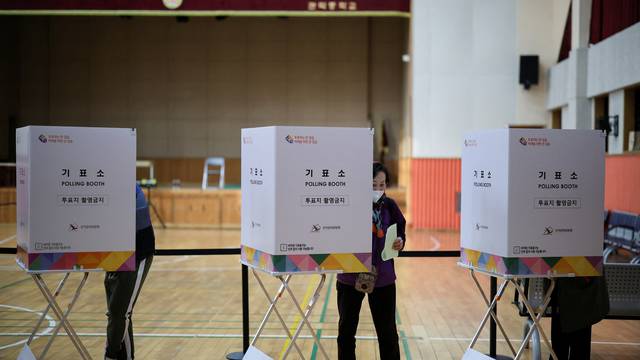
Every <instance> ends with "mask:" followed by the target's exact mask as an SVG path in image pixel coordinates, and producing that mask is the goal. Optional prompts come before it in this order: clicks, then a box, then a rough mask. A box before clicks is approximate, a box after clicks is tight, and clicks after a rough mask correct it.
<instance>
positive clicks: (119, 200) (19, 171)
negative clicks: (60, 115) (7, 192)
mask: <svg viewBox="0 0 640 360" xmlns="http://www.w3.org/2000/svg"><path fill="white" fill-rule="evenodd" d="M135 160H136V130H135V129H116V128H87V127H54V126H27V127H23V128H20V129H17V130H16V187H17V242H18V258H17V262H18V264H19V265H20V266H21V267H22V268H24V269H25V270H28V271H33V272H44V271H69V270H105V271H132V270H135V231H136V228H135V171H136V167H135Z"/></svg>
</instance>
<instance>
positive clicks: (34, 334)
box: [27, 273, 70, 345]
mask: <svg viewBox="0 0 640 360" xmlns="http://www.w3.org/2000/svg"><path fill="white" fill-rule="evenodd" d="M69 275H70V273H66V274H64V277H63V278H62V280H60V282H59V283H58V286H56V289H55V290H54V292H53V297H54V298H56V297H58V295H60V291H61V290H62V288H63V287H64V284H65V282H66V281H67V279H68V278H69ZM32 276H33V275H32ZM34 280H35V279H34ZM50 309H51V305H50V304H49V305H47V307H46V308H45V309H44V311H43V312H42V314H41V315H40V319H38V322H37V323H36V327H34V328H33V332H31V336H29V339H28V340H27V345H31V342H32V341H33V340H34V339H35V337H36V333H37V332H38V329H40V325H42V322H43V321H44V319H45V318H46V317H47V314H48V313H49V310H50Z"/></svg>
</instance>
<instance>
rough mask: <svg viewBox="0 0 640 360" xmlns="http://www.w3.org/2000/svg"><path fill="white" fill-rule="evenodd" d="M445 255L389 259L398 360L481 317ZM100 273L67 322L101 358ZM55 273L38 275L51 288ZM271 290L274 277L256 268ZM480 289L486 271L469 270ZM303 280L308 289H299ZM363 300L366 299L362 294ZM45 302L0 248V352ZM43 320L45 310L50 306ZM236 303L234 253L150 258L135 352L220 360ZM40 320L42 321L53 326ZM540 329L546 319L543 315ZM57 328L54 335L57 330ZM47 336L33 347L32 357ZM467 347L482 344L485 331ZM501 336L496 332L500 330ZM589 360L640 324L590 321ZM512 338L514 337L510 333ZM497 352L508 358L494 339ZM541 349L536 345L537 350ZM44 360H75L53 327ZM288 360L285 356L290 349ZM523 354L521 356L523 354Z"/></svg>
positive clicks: (317, 321) (190, 236)
mask: <svg viewBox="0 0 640 360" xmlns="http://www.w3.org/2000/svg"><path fill="white" fill-rule="evenodd" d="M14 234H15V225H14V224H6V225H0V247H15V239H14V238H13V236H14ZM156 234H157V237H158V241H157V244H158V248H163V249H173V248H222V247H238V246H239V241H240V231H239V230H184V229H183V230H176V229H172V230H159V229H158V230H156ZM407 247H408V249H411V250H455V249H457V248H458V235H457V234H456V233H449V232H433V231H411V232H410V233H409V239H408V244H407ZM456 261H457V259H455V258H402V259H399V260H397V261H396V268H397V272H398V278H399V280H398V282H397V286H398V295H397V297H398V300H397V304H398V312H397V316H396V321H397V323H398V330H399V335H400V349H401V352H402V356H403V358H406V359H460V357H461V356H462V354H463V352H464V351H465V349H466V347H467V345H468V343H469V340H470V338H471V337H472V336H473V334H474V331H475V329H476V326H477V325H478V322H479V321H480V319H481V316H482V314H483V310H484V305H483V301H482V298H481V297H480V295H479V293H478V291H477V289H476V288H475V285H474V284H473V282H472V280H471V278H470V275H469V273H468V271H467V270H464V269H461V268H459V267H457V266H456ZM103 277H104V275H103V274H101V273H92V274H91V275H90V276H89V280H88V283H87V285H86V287H85V290H84V291H83V293H82V295H81V297H80V299H79V300H78V303H77V304H76V306H75V308H74V311H73V313H72V315H71V323H72V324H73V326H74V328H75V329H76V331H77V332H78V333H79V334H80V336H81V338H82V341H83V343H84V344H85V345H86V346H87V348H88V350H89V352H90V353H91V355H92V357H93V358H94V359H101V358H102V357H103V347H104V342H105V336H104V331H105V324H106V317H105V296H104V288H103V284H102V281H103ZM60 278H61V275H59V274H51V275H47V276H45V279H46V281H47V282H48V283H49V285H50V287H53V286H54V284H55V283H56V281H57V280H58V279H60ZM262 278H263V279H264V280H265V282H266V284H267V286H268V288H269V289H270V291H271V292H274V291H275V289H276V287H277V285H278V283H277V282H276V281H274V280H273V279H271V278H268V277H266V276H264V275H263V276H262ZM480 278H481V281H482V282H483V285H484V286H485V287H486V288H488V283H489V282H488V279H487V278H486V277H484V276H482V275H480ZM317 279H318V276H317V275H306V276H299V277H297V278H294V281H293V283H292V287H293V289H294V291H295V292H296V295H297V296H298V298H299V299H302V298H305V297H308V296H309V295H310V292H311V291H312V289H313V284H315V282H316V281H317ZM78 281H79V274H75V275H74V276H73V279H72V280H71V281H70V282H69V283H68V285H67V286H66V290H67V291H66V292H65V293H64V294H63V297H62V300H61V304H62V306H63V307H65V308H66V305H67V303H68V301H69V299H70V296H69V292H70V291H69V290H72V288H73V287H74V286H75V285H77V283H78ZM249 281H250V284H249V285H250V312H251V315H250V321H251V332H252V333H253V332H254V331H255V330H256V329H257V327H258V325H259V322H260V320H261V319H262V315H263V314H264V311H265V310H266V307H267V301H266V299H265V298H264V296H263V294H262V293H260V289H259V287H258V284H257V283H256V281H255V279H253V277H252V275H251V274H250V280H249ZM308 284H311V285H308ZM512 299H513V289H510V290H509V291H508V293H507V295H506V296H505V297H504V298H503V300H502V301H501V302H500V304H499V309H498V311H499V316H500V318H501V319H502V322H503V325H504V326H505V328H506V330H507V332H508V333H509V335H510V337H512V339H515V340H519V337H520V336H521V333H522V324H523V319H522V318H520V317H518V315H517V312H516V311H515V307H514V305H512V304H511V303H510V301H511V300H512ZM282 301H284V302H285V303H286V305H287V306H285V307H283V308H281V309H282V310H281V311H282V313H283V315H284V316H285V318H286V321H287V322H288V325H289V326H291V324H292V323H293V322H294V321H295V320H296V319H298V317H297V316H296V312H295V309H294V308H293V306H291V305H290V304H291V303H290V302H288V301H289V300H288V298H286V297H285V298H283V300H282ZM335 301H336V293H335V276H334V275H329V276H328V284H327V285H325V287H324V288H323V290H322V293H321V297H320V300H319V303H318V305H317V306H316V308H315V310H314V312H313V315H312V322H313V324H314V326H315V328H316V329H317V330H319V332H320V333H321V336H322V343H323V345H324V347H325V349H326V350H327V352H328V353H329V357H330V358H331V359H335V358H337V355H336V343H335V337H336V334H337V320H338V318H337V309H336V304H335ZM365 301H366V300H365ZM44 307H45V301H44V299H43V297H42V296H41V295H40V293H39V291H38V290H37V288H36V285H35V284H34V283H33V281H32V280H31V279H30V277H28V276H27V275H26V274H25V273H23V272H22V271H20V270H19V269H18V268H17V266H16V265H15V260H14V256H13V255H0V359H15V358H16V357H17V355H18V353H19V352H20V349H21V347H22V346H23V342H24V340H25V339H26V338H27V337H28V333H30V331H31V330H32V326H34V325H35V322H36V321H37V318H38V314H37V312H39V311H42V310H43V308H44ZM50 316H52V314H50ZM241 319H242V308H241V282H240V264H239V259H238V256H172V257H168V256H163V257H156V258H155V259H154V263H153V266H152V268H151V273H150V274H149V277H148V278H147V282H146V283H145V285H144V288H143V289H142V293H141V296H140V298H139V300H138V304H137V305H136V308H135V312H134V333H135V335H136V338H135V344H136V357H137V358H138V359H224V358H225V354H227V353H228V352H231V351H238V350H240V349H241V346H242V338H241V334H242V323H241ZM54 320H55V318H53V317H50V318H49V320H48V321H47V322H46V324H47V327H45V328H44V330H43V331H44V332H45V333H47V334H48V333H50V332H51V331H52V327H53V326H55V321H54ZM544 324H545V328H546V329H547V330H546V331H547V334H550V333H549V330H548V328H549V321H548V320H547V319H545V320H544ZM267 329H268V330H267V331H266V332H265V334H266V335H267V336H266V337H265V338H263V339H261V340H260V341H259V342H258V344H257V345H258V347H259V348H260V349H261V350H263V351H265V352H266V353H268V354H270V355H271V356H272V357H274V358H277V357H278V355H279V354H281V351H282V349H283V345H284V344H285V341H284V338H283V332H282V331H280V330H281V329H280V323H279V322H278V320H277V318H276V317H275V316H272V318H271V320H270V321H269V323H268V326H267ZM62 333H64V332H62ZM303 335H304V336H305V338H304V339H303V340H302V341H300V342H299V344H300V346H301V349H302V352H303V354H304V355H305V357H306V358H318V359H321V358H322V356H321V354H320V353H319V352H318V350H317V349H316V348H315V347H314V344H313V341H312V340H310V339H309V338H308V336H309V334H308V332H306V331H303ZM358 336H359V339H358V342H357V346H358V347H357V353H358V356H359V358H360V359H378V358H379V356H378V349H377V343H376V341H375V331H374V327H373V323H372V320H371V316H370V314H369V309H368V306H367V305H366V304H363V307H362V313H361V321H360V327H359V329H358ZM48 339H49V336H47V335H46V334H45V335H44V336H42V337H41V338H38V339H37V340H35V341H34V343H33V344H32V349H34V352H35V353H36V355H39V353H40V351H41V350H42V348H43V347H44V346H45V344H46V342H47V340H48ZM481 339H482V340H481V341H480V343H479V345H477V347H476V348H477V349H478V350H480V351H484V352H488V341H487V340H488V330H487V331H484V332H483V334H482V336H481ZM499 339H500V337H499ZM592 341H593V345H592V359H607V360H612V359H621V360H622V359H629V360H631V359H639V358H640V322H638V321H619V320H615V321H614V320H607V321H603V322H601V323H599V324H597V325H596V326H594V328H593V338H592ZM516 343H517V344H519V341H516ZM498 352H499V353H500V354H504V355H507V354H509V350H508V348H507V346H506V343H505V342H504V341H499V342H498ZM547 357H548V353H547V352H546V349H545V348H544V347H543V358H544V359H546V358H547ZM48 358H50V359H75V358H79V356H78V355H77V353H76V352H75V348H74V347H73V345H72V344H71V342H70V341H69V339H68V338H67V337H66V336H64V335H62V336H59V337H58V338H57V339H56V341H55V342H54V343H53V346H52V348H51V349H50V351H49V355H48ZM289 358H291V359H295V358H298V356H297V354H296V353H295V352H292V353H291V354H290V356H289ZM526 358H528V357H526Z"/></svg>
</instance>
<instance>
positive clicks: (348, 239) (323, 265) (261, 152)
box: [241, 126, 373, 273]
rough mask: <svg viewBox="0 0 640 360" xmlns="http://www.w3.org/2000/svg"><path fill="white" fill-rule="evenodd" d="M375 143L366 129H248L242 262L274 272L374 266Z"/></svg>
mask: <svg viewBox="0 0 640 360" xmlns="http://www.w3.org/2000/svg"><path fill="white" fill-rule="evenodd" d="M372 148H373V133H372V130H370V129H366V128H329V127H286V126H275V127H263V128H251V129H243V130H242V241H241V242H242V243H241V248H242V251H241V254H242V255H241V256H242V261H243V262H245V263H246V264H250V265H252V266H255V267H258V268H260V269H262V270H265V271H267V272H271V273H304V272H322V271H344V272H363V271H369V269H370V267H371V181H372V180H371V164H372V161H373V149H372Z"/></svg>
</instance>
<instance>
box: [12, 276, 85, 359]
mask: <svg viewBox="0 0 640 360" xmlns="http://www.w3.org/2000/svg"><path fill="white" fill-rule="evenodd" d="M74 273H75V274H82V278H81V280H80V283H79V284H78V286H77V287H76V289H75V291H74V293H73V297H72V298H71V301H70V302H69V305H68V306H67V309H66V311H63V310H62V306H60V304H59V303H58V301H57V298H58V296H59V295H60V294H61V293H62V289H63V288H64V286H65V285H66V283H67V280H68V279H69V277H70V276H71V274H74ZM29 275H30V276H31V278H32V279H33V281H34V282H35V283H36V286H37V287H38V290H40V292H41V293H42V296H43V297H44V298H45V300H46V302H47V306H46V307H45V309H44V310H43V311H42V313H41V315H40V318H39V319H38V322H37V323H36V326H35V327H34V328H33V331H32V332H31V335H30V336H29V339H28V340H27V342H26V345H25V348H24V349H23V353H24V352H31V350H30V349H29V346H30V345H31V343H32V342H33V340H34V339H35V338H36V337H37V335H38V330H39V329H40V326H41V325H42V322H43V321H44V319H45V318H46V316H47V314H48V313H49V310H51V311H52V312H53V314H54V315H55V317H56V318H57V320H58V323H57V324H56V327H55V328H54V329H53V332H52V334H51V337H50V338H49V341H48V342H47V344H46V345H45V347H44V349H43V350H42V353H41V354H40V356H39V358H40V359H44V358H45V357H46V355H47V352H48V351H49V348H50V347H51V344H53V341H54V340H55V338H56V336H57V335H58V332H60V329H61V328H64V330H65V331H66V333H67V335H68V336H69V339H70V340H71V342H72V343H73V346H74V347H75V348H76V350H77V351H78V354H80V357H81V358H82V359H91V355H90V354H89V352H88V351H87V349H86V348H85V346H84V345H83V344H82V341H81V340H80V337H79V336H78V334H77V333H76V331H75V330H74V328H73V326H72V325H71V323H70V322H69V315H70V314H71V311H72V310H73V306H74V305H75V304H76V302H77V300H78V298H79V297H80V293H81V292H82V289H83V288H84V285H85V284H86V282H87V278H88V277H89V271H74V272H67V273H65V274H64V277H63V278H62V279H61V280H60V281H59V282H58V285H57V286H56V287H55V289H54V290H53V292H52V291H51V288H50V287H49V285H47V283H46V281H45V279H44V278H43V275H44V274H43V273H29ZM23 358H24V359H28V357H23V354H21V357H20V358H19V359H23ZM33 358H35V356H33Z"/></svg>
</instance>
